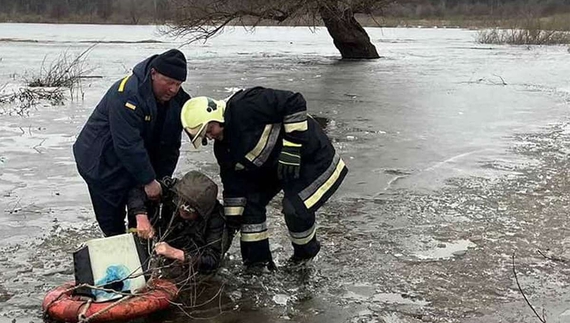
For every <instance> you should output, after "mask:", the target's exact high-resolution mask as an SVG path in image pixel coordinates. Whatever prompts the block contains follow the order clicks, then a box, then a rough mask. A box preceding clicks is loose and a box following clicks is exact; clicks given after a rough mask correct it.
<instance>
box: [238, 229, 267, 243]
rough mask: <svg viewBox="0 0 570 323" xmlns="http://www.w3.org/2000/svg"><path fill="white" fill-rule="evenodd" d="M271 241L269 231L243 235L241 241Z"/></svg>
mask: <svg viewBox="0 0 570 323" xmlns="http://www.w3.org/2000/svg"><path fill="white" fill-rule="evenodd" d="M267 239H269V233H268V232H267V231H263V232H258V233H243V232H242V233H241V241H243V242H256V241H262V240H267Z"/></svg>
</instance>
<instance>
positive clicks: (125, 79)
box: [119, 75, 131, 92]
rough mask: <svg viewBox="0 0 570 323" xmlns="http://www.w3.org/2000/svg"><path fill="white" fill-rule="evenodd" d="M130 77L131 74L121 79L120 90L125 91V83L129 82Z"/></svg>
mask: <svg viewBox="0 0 570 323" xmlns="http://www.w3.org/2000/svg"><path fill="white" fill-rule="evenodd" d="M129 77H131V75H127V76H125V78H124V79H123V80H122V81H121V84H119V92H123V91H124V90H125V84H127V81H128V80H129Z"/></svg>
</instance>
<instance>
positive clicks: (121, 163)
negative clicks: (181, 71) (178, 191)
mask: <svg viewBox="0 0 570 323" xmlns="http://www.w3.org/2000/svg"><path fill="white" fill-rule="evenodd" d="M156 56H157V55H154V56H151V57H149V58H148V59H146V60H144V61H143V62H141V63H139V64H137V65H136V66H135V68H134V69H133V73H132V74H131V75H129V76H127V77H125V78H123V79H122V80H119V81H117V82H116V83H115V84H113V85H112V86H111V88H110V89H109V90H108V91H107V93H106V94H105V96H103V98H102V99H101V101H100V102H99V104H98V105H97V107H96V108H95V110H94V111H93V113H92V114H91V116H90V117H89V120H87V123H86V124H85V126H84V127H83V130H82V131H81V133H80V134H79V136H78V137H77V141H76V142H75V144H74V145H73V153H74V156H75V160H76V162H77V168H78V170H79V173H80V175H81V176H82V177H83V178H84V179H85V181H86V182H87V184H89V185H90V186H92V187H93V188H95V189H99V190H100V191H106V192H113V193H110V194H107V195H106V196H105V198H106V199H108V200H109V202H111V203H112V204H118V203H119V201H121V200H122V199H123V198H124V197H125V196H126V194H127V192H128V190H129V189H131V188H132V187H134V186H137V185H145V184H148V183H149V182H151V181H152V180H154V179H157V178H162V177H163V176H171V175H172V173H173V171H174V168H175V167H176V163H177V161H178V157H179V154H180V144H181V134H182V124H181V121H180V111H181V109H182V105H183V104H184V102H186V100H188V99H189V98H190V96H189V95H188V94H187V93H186V92H184V90H182V89H180V91H179V92H178V94H177V95H176V96H175V97H174V98H172V99H171V100H170V102H167V103H166V104H165V105H162V106H160V107H158V106H157V104H158V103H157V101H156V99H155V97H154V94H153V91H152V81H151V77H150V66H151V62H152V60H153V59H154V58H155V57H156ZM159 109H161V110H160V111H159ZM159 116H160V117H161V119H162V120H163V126H162V129H159V128H158V127H157V126H156V124H157V119H158V118H159ZM157 130H158V131H157ZM157 134H159V135H160V136H159V137H158V138H157Z"/></svg>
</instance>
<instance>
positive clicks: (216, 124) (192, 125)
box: [180, 96, 226, 148]
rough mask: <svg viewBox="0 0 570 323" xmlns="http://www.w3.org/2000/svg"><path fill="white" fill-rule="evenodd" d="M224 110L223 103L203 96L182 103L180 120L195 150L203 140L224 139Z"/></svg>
mask: <svg viewBox="0 0 570 323" xmlns="http://www.w3.org/2000/svg"><path fill="white" fill-rule="evenodd" d="M225 110H226V102H225V101H223V100H214V99H212V98H209V97H205V96H199V97H195V98H192V99H190V100H188V101H186V103H184V106H183V107H182V113H181V114H180V119H181V121H182V126H183V127H184V131H186V133H187V134H188V136H189V137H190V140H191V141H192V144H193V145H194V147H195V148H198V147H199V146H200V143H203V141H204V140H205V138H208V139H214V140H219V141H221V140H223V139H224V112H225Z"/></svg>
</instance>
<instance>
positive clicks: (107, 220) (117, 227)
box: [88, 185, 136, 237]
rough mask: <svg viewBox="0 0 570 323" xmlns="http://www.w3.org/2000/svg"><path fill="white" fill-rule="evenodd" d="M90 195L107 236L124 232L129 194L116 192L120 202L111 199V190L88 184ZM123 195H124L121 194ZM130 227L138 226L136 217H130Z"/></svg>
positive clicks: (99, 221) (100, 225)
mask: <svg viewBox="0 0 570 323" xmlns="http://www.w3.org/2000/svg"><path fill="white" fill-rule="evenodd" d="M88 188H89V195H90V196H91V203H92V204H93V211H94V212H95V218H96V219H97V223H99V227H100V228H101V231H103V234H104V235H105V236H106V237H110V236H115V235H119V234H123V233H125V232H126V229H125V216H126V214H127V211H126V205H127V194H126V193H122V192H116V193H114V194H117V196H118V197H120V198H119V199H118V201H119V202H118V203H113V202H111V201H109V200H110V199H109V198H108V196H109V194H113V193H110V192H109V191H106V190H103V189H100V188H97V187H94V186H92V185H88ZM121 195H122V196H121ZM128 223H129V227H136V219H134V218H132V219H131V218H129V219H128Z"/></svg>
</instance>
